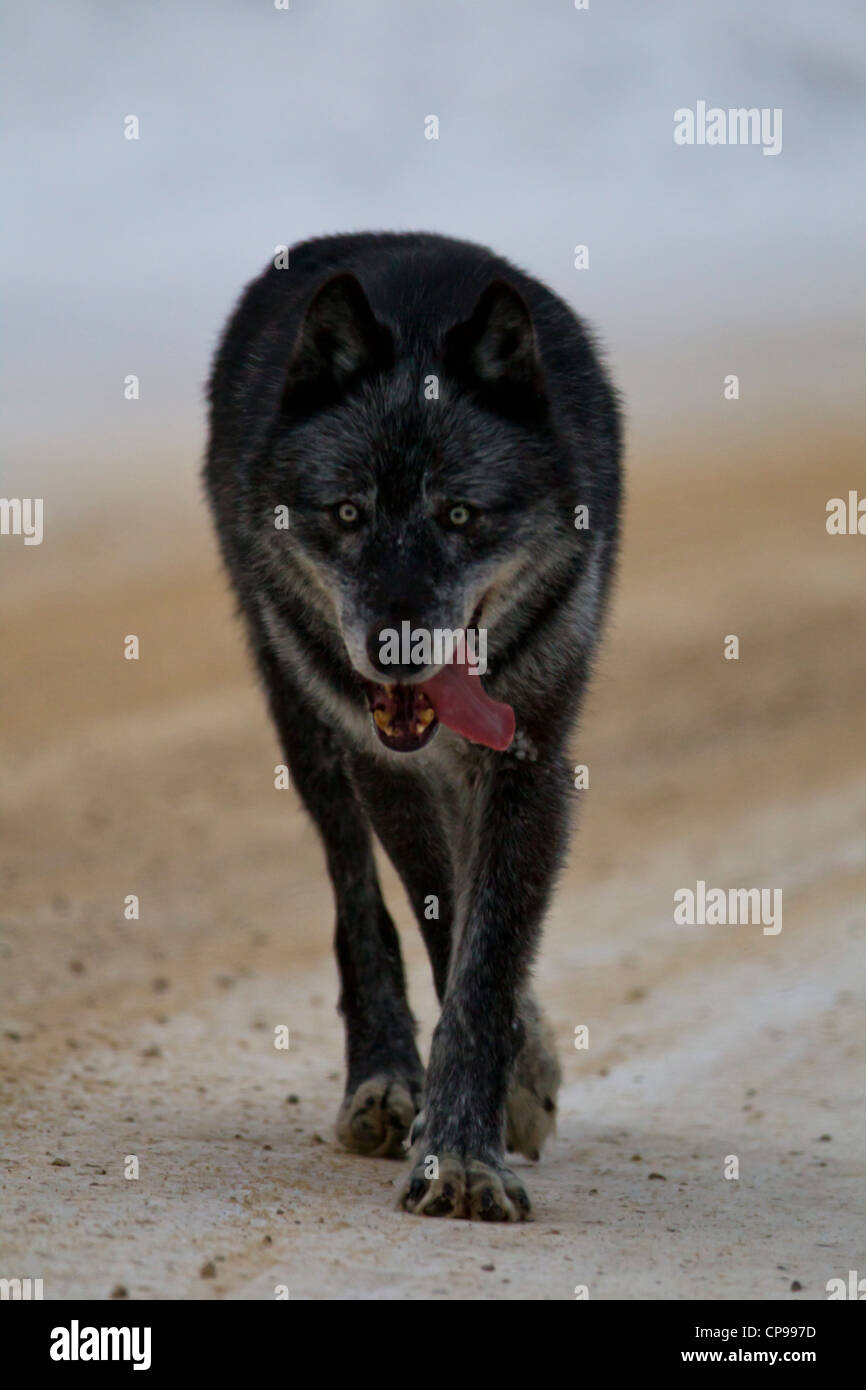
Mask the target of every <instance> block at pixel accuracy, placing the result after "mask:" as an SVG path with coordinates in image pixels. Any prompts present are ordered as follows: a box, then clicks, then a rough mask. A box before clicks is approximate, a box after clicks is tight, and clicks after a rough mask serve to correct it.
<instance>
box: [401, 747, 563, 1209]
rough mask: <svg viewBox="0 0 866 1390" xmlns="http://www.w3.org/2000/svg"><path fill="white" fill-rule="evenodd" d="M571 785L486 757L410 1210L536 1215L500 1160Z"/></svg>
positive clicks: (551, 772)
mask: <svg viewBox="0 0 866 1390" xmlns="http://www.w3.org/2000/svg"><path fill="white" fill-rule="evenodd" d="M567 785H568V784H567V775H566V772H565V768H564V766H563V765H554V764H550V765H545V764H543V763H540V762H535V763H531V764H529V765H528V766H526V765H522V764H519V763H518V764H515V762H514V761H513V760H512V759H510V758H506V759H502V758H495V757H493V756H491V757H490V758H489V759H488V760H487V767H486V770H485V775H484V777H483V778H482V779H481V782H480V785H479V786H478V788H477V790H476V794H475V799H474V804H473V813H472V827H471V828H472V834H471V835H470V836H468V837H467V838H468V839H469V840H470V842H471V850H470V852H469V854H468V856H467V860H466V862H465V865H464V874H463V876H462V877H463V882H462V885H461V893H460V904H459V909H458V932H457V939H456V941H455V944H454V947H453V950H452V960H451V969H450V972H449V976H448V984H447V988H446V992H445V1000H444V1003H443V1006H442V1014H441V1017H440V1020H439V1023H438V1026H437V1028H436V1031H435V1033H434V1035H433V1044H432V1048H431V1053H430V1065H429V1068H428V1073H427V1096H426V1109H425V1113H424V1117H423V1122H421V1121H419V1128H420V1133H418V1134H417V1135H416V1136H415V1142H414V1145H413V1150H412V1159H411V1162H412V1167H411V1170H410V1173H409V1176H408V1178H407V1179H406V1182H405V1185H404V1187H403V1190H402V1193H401V1196H400V1204H401V1205H402V1206H403V1207H404V1208H405V1209H406V1210H407V1211H410V1212H415V1213H418V1214H423V1215H425V1216H466V1217H471V1218H473V1219H476V1220H482V1221H519V1220H524V1219H525V1218H526V1217H527V1216H528V1215H529V1210H530V1203H529V1198H528V1196H527V1194H526V1190H525V1188H524V1186H523V1184H522V1183H521V1181H520V1180H519V1178H517V1177H516V1175H515V1174H514V1173H513V1172H511V1170H510V1169H509V1168H508V1167H507V1166H506V1164H505V1161H504V1139H505V1114H506V1099H507V1095H508V1088H509V1082H510V1079H511V1075H512V1069H513V1067H514V1062H515V1058H516V1057H517V1055H518V1053H519V1052H520V1051H521V1048H522V1047H523V1046H524V1042H525V1041H526V1030H525V1026H524V1022H523V1017H522V1015H523V1016H525V1015H526V1007H525V998H526V994H525V988H526V976H527V973H528V970H529V966H530V963H531V960H532V955H533V952H534V949H535V946H536V944H537V941H538V937H539V933H540V927H541V921H542V917H543V914H544V911H545V909H546V907H547V903H548V900H549V897H550V892H551V888H552V885H553V881H554V879H555V876H556V871H557V869H558V867H559V864H560V862H561V859H562V855H563V851H564V847H565V842H566V836H567V831H568V804H569V802H568V794H567ZM554 1070H555V1063H554Z"/></svg>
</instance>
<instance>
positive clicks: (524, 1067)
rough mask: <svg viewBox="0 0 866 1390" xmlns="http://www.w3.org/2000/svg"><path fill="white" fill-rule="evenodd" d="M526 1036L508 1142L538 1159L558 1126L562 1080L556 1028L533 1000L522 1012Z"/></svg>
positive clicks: (511, 1098) (514, 1079) (511, 1096)
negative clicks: (555, 1034) (557, 1114)
mask: <svg viewBox="0 0 866 1390" xmlns="http://www.w3.org/2000/svg"><path fill="white" fill-rule="evenodd" d="M522 1021H523V1024H524V1027H525V1030H526V1036H525V1040H524V1043H523V1046H522V1048H521V1049H520V1052H519V1053H518V1054H517V1059H516V1061H515V1064H514V1071H513V1073H512V1076H511V1086H510V1088H509V1091H508V1103H507V1108H506V1131H505V1144H506V1148H508V1149H509V1150H510V1151H511V1152H515V1151H516V1152H517V1153H522V1154H525V1156H526V1157H527V1158H531V1159H533V1160H537V1159H538V1158H539V1156H540V1154H541V1150H542V1148H543V1147H544V1143H545V1141H546V1140H547V1139H548V1138H549V1137H550V1135H551V1133H552V1132H553V1130H554V1129H555V1128H556V1093H557V1091H558V1090H559V1085H560V1082H561V1080H562V1072H561V1070H560V1066H559V1059H558V1058H557V1055H556V1039H555V1037H554V1034H553V1030H552V1029H551V1027H550V1025H549V1024H548V1022H547V1020H546V1019H545V1018H544V1016H543V1014H542V1013H541V1012H540V1010H539V1009H538V1006H537V1005H536V1004H535V1002H534V1001H532V1000H528V1001H527V1002H526V1005H525V1006H524V1011H523V1013H522Z"/></svg>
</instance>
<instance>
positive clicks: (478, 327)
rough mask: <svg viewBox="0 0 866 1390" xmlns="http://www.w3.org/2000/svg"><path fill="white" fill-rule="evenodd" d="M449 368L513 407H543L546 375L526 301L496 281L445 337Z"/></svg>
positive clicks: (509, 287) (502, 281)
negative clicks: (465, 317) (512, 403)
mask: <svg viewBox="0 0 866 1390" xmlns="http://www.w3.org/2000/svg"><path fill="white" fill-rule="evenodd" d="M445 362H446V365H447V366H448V367H449V368H450V369H451V370H452V371H455V372H456V373H457V374H458V375H461V376H467V375H468V376H469V377H470V378H471V379H472V380H474V382H476V383H477V384H478V385H479V386H481V387H482V389H483V388H485V387H486V388H488V389H489V390H491V391H493V392H495V393H496V394H497V395H499V396H501V398H502V400H503V402H507V401H508V400H509V399H510V400H512V401H513V402H514V403H515V404H516V403H517V402H518V401H523V402H524V403H526V404H530V403H535V404H541V402H542V401H543V400H544V376H543V373H542V369H541V361H540V358H539V355H538V344H537V342H536V338H535V329H534V328H533V326H532V319H531V317H530V314H529V309H528V307H527V304H526V301H525V300H524V298H523V296H522V295H521V294H519V293H518V291H517V290H516V289H515V288H514V286H513V285H509V284H508V282H507V281H506V280H495V281H494V282H493V284H492V285H488V286H487V289H486V290H485V291H484V292H483V294H482V295H481V296H480V298H479V300H478V303H477V304H476V305H475V308H474V309H473V310H472V313H471V314H470V316H469V318H468V319H466V321H465V322H464V323H458V324H457V325H456V326H455V327H454V328H452V329H451V330H450V332H449V333H448V334H447V335H446V338H445Z"/></svg>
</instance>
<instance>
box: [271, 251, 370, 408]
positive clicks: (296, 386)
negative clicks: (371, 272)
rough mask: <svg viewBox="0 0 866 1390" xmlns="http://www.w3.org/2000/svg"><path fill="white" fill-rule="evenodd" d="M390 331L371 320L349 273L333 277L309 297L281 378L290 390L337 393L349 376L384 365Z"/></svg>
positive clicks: (289, 394) (289, 396) (364, 298)
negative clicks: (283, 377)
mask: <svg viewBox="0 0 866 1390" xmlns="http://www.w3.org/2000/svg"><path fill="white" fill-rule="evenodd" d="M393 358H394V341H393V338H392V336H391V332H390V330H389V329H388V328H386V327H385V325H384V324H381V323H379V322H378V320H377V319H376V316H375V314H374V313H373V310H372V309H371V308H370V303H369V300H368V299H367V296H366V295H365V293H364V291H363V290H362V288H361V285H360V283H359V281H358V280H357V279H356V278H355V276H354V275H348V274H341V275H334V276H332V277H331V279H330V280H326V281H325V283H324V285H322V286H321V288H320V289H318V290H317V291H316V293H315V294H314V295H313V298H312V299H311V301H310V304H309V307H308V308H307V312H306V314H305V315H304V318H303V322H302V323H301V326H300V328H299V329H298V335H297V338H296V339H295V345H294V348H293V350H292V356H291V359H290V361H289V370H288V376H287V381H286V397H287V403H288V401H290V400H291V399H292V398H293V397H294V396H295V394H296V393H304V392H307V393H309V392H310V391H312V392H313V393H314V394H317V395H321V396H324V397H332V396H338V395H339V394H340V392H341V391H342V390H343V389H344V388H345V387H346V386H347V385H348V384H349V383H350V382H351V381H352V380H353V379H355V378H357V377H360V376H362V375H364V374H365V373H367V372H372V371H375V370H377V369H379V368H382V367H386V366H390V364H391V363H392V362H393Z"/></svg>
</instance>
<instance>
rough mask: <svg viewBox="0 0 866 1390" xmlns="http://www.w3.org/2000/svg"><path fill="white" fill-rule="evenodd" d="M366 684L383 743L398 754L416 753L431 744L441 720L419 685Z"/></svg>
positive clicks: (368, 682) (374, 721)
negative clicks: (425, 745)
mask: <svg viewBox="0 0 866 1390" xmlns="http://www.w3.org/2000/svg"><path fill="white" fill-rule="evenodd" d="M364 685H365V686H366V689H367V704H368V705H369V707H370V713H371V715H372V716H373V725H374V727H375V730H376V733H377V734H378V736H379V741H380V743H384V745H385V747H386V748H390V749H391V750H392V751H393V752H395V753H415V752H417V750H418V749H419V748H423V747H424V744H425V743H428V742H429V741H430V739H431V738H432V737H433V734H434V733H435V732H436V729H437V728H438V726H439V720H438V719H437V718H436V711H435V709H434V708H433V705H432V704H431V702H430V700H429V699H428V697H427V695H426V694H425V692H424V690H423V689H422V687H421V686H420V685H374V684H373V682H372V681H365V682H364Z"/></svg>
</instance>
